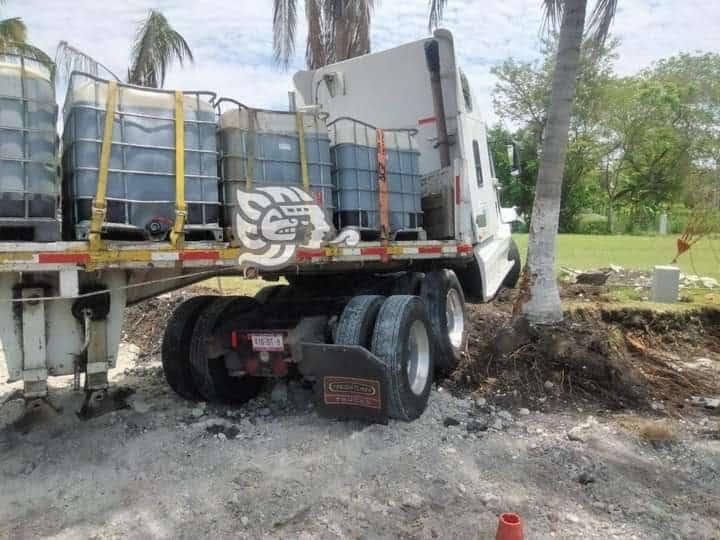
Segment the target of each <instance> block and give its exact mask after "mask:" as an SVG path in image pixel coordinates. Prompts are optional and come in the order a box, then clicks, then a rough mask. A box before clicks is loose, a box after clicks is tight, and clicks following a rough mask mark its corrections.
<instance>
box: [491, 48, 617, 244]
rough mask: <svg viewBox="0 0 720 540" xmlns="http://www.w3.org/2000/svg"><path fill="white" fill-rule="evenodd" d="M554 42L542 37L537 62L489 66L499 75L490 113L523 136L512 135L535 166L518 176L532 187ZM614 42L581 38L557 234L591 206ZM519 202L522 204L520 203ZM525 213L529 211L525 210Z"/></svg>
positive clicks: (571, 227) (572, 225)
mask: <svg viewBox="0 0 720 540" xmlns="http://www.w3.org/2000/svg"><path fill="white" fill-rule="evenodd" d="M557 44H558V41H557V35H556V34H555V35H552V36H550V38H548V39H545V40H544V41H543V44H542V53H543V60H542V61H541V62H536V63H529V62H517V61H515V60H514V59H512V58H510V59H508V60H506V61H505V62H503V64H501V65H500V66H497V67H495V68H493V69H492V73H493V74H494V75H495V76H496V77H497V79H498V82H497V83H496V85H495V90H494V93H493V104H494V107H495V111H496V113H497V115H498V116H500V117H501V118H503V119H504V120H508V121H510V122H512V123H514V124H520V125H521V126H522V127H521V132H522V134H521V135H519V136H515V137H514V138H515V140H517V141H522V144H523V149H522V152H521V157H523V156H524V157H525V159H528V160H532V161H534V162H535V163H534V165H535V166H534V167H531V169H530V171H528V172H525V171H523V175H522V177H523V178H522V179H524V180H525V181H526V182H527V184H528V185H529V186H532V188H533V189H534V186H535V180H536V178H537V172H538V167H537V160H538V149H539V148H540V147H541V145H542V139H543V132H544V129H545V124H546V120H547V111H548V108H549V105H550V90H551V83H552V74H553V71H554V69H555V59H556V56H557ZM617 46H618V43H617V41H612V42H610V43H608V44H607V45H606V46H598V45H597V44H595V43H593V42H590V41H586V42H585V43H584V44H583V47H582V50H581V53H580V59H579V66H578V75H577V92H576V94H577V95H576V98H575V102H574V105H573V108H572V112H571V115H570V128H569V137H568V149H567V154H566V157H565V164H564V168H563V182H562V193H561V204H560V218H559V230H560V232H571V231H574V230H575V229H576V227H577V222H578V216H579V214H580V213H581V212H582V211H583V210H584V209H585V208H587V207H588V206H592V204H593V201H592V198H593V196H594V191H595V190H596V188H597V182H596V183H595V185H592V184H589V183H588V181H587V178H588V175H589V174H590V173H591V172H592V171H593V170H594V168H595V164H596V162H597V160H598V159H599V154H600V152H601V150H602V149H601V147H600V144H599V142H598V138H597V131H598V123H599V119H600V117H601V114H602V112H603V110H604V107H605V106H606V104H605V101H604V99H603V98H604V96H605V90H606V87H607V85H608V84H610V82H611V81H612V80H613V75H612V64H613V61H614V60H615V58H616V54H615V50H616V47H617ZM530 165H533V164H532V163H530ZM529 173H532V174H529ZM518 205H520V206H524V201H523V202H520V203H519V204H518ZM526 214H527V215H528V216H529V215H530V209H527V212H526Z"/></svg>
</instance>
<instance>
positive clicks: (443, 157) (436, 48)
mask: <svg viewBox="0 0 720 540" xmlns="http://www.w3.org/2000/svg"><path fill="white" fill-rule="evenodd" d="M425 61H426V62H427V67H428V71H429V72H430V88H431V90H432V97H433V111H434V113H435V125H436V126H437V148H438V152H440V166H441V167H442V168H445V167H449V166H450V143H449V142H448V131H447V124H446V123H445V101H444V100H443V93H442V82H441V80H440V44H439V43H438V42H437V40H436V39H431V40H428V41H427V42H425Z"/></svg>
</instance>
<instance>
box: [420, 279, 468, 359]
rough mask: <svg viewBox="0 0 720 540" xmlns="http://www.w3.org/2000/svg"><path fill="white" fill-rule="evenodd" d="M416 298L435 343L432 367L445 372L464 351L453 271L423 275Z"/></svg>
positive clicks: (460, 297)
mask: <svg viewBox="0 0 720 540" xmlns="http://www.w3.org/2000/svg"><path fill="white" fill-rule="evenodd" d="M420 297H421V298H422V299H423V300H424V301H425V305H426V306H427V312H428V318H429V319H430V324H431V325H432V331H433V335H434V337H435V342H436V343H437V347H436V348H437V356H436V360H435V367H437V368H438V369H439V370H441V371H444V372H449V371H452V370H453V369H455V367H457V364H458V362H459V361H460V358H461V356H462V353H463V352H464V351H465V345H466V341H467V333H466V332H465V295H464V293H463V289H462V287H461V286H460V282H459V281H458V278H457V276H456V275H455V272H453V271H452V270H448V269H445V270H438V271H434V272H429V273H428V274H427V275H426V276H425V280H424V281H423V284H422V288H421V290H420Z"/></svg>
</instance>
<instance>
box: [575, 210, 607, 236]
mask: <svg viewBox="0 0 720 540" xmlns="http://www.w3.org/2000/svg"><path fill="white" fill-rule="evenodd" d="M575 232H576V233H577V234H610V226H609V225H608V219H607V217H606V216H601V215H600V214H581V215H580V217H579V219H578V224H577V226H576V227H575Z"/></svg>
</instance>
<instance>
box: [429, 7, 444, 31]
mask: <svg viewBox="0 0 720 540" xmlns="http://www.w3.org/2000/svg"><path fill="white" fill-rule="evenodd" d="M446 5H447V0H428V7H429V10H430V13H429V15H428V31H429V32H432V31H433V30H435V29H436V28H437V27H438V25H439V24H440V21H441V20H442V18H443V11H444V9H445V6H446Z"/></svg>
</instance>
